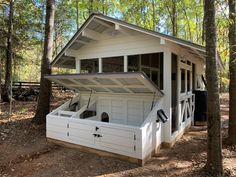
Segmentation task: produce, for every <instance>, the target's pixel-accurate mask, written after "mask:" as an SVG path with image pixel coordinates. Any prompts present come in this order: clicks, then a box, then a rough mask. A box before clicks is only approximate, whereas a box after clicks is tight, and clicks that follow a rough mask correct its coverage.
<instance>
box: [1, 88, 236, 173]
mask: <svg viewBox="0 0 236 177" xmlns="http://www.w3.org/2000/svg"><path fill="white" fill-rule="evenodd" d="M71 95H72V94H71V93H68V92H67V93H65V92H64V93H55V94H54V98H53V101H52V108H55V107H57V106H58V105H60V104H61V103H62V102H64V101H66V100H68V98H69V97H71ZM35 109H36V102H35V101H34V102H18V101H17V102H15V103H14V105H13V110H14V111H13V115H12V116H10V117H9V116H8V114H7V110H8V105H7V104H2V105H1V112H0V176H1V177H4V176H5V177H7V176H22V177H23V176H24V177H25V176H36V177H39V176H43V177H47V176H48V177H54V176H165V177H166V176H168V177H170V176H181V177H182V176H208V175H207V174H206V173H205V172H204V170H203V169H204V164H205V162H206V144H207V139H206V126H197V127H192V128H191V129H190V130H189V132H188V133H186V134H185V135H184V136H183V138H182V139H180V140H179V141H178V142H177V143H176V144H175V146H174V147H173V148H170V149H161V150H160V151H159V153H158V154H156V155H155V156H154V157H153V158H152V159H151V160H149V161H148V162H147V163H146V165H145V166H144V167H139V166H137V165H134V164H131V163H128V162H124V161H120V160H117V159H113V158H108V157H100V156H97V155H94V154H90V153H84V152H80V151H79V150H77V149H70V148H65V147H61V146H57V145H53V144H50V143H48V142H47V141H46V138H45V127H44V126H36V125H33V124H32V123H31V119H32V117H33V115H34V111H35ZM221 111H222V125H223V126H222V127H223V130H222V134H223V157H224V168H225V171H226V176H236V147H230V146H227V145H226V143H225V142H226V140H225V139H226V137H227V127H228V126H227V121H228V95H227V94H223V95H221Z"/></svg>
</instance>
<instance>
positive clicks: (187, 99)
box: [179, 60, 193, 122]
mask: <svg viewBox="0 0 236 177" xmlns="http://www.w3.org/2000/svg"><path fill="white" fill-rule="evenodd" d="M179 72H180V74H179V81H180V82H179V83H180V86H179V94H180V96H179V105H180V106H179V109H180V110H179V111H180V121H181V122H185V121H186V120H187V119H189V118H190V117H191V116H192V115H193V114H192V112H193V107H192V105H193V95H192V87H193V84H192V79H193V77H192V63H191V62H190V61H188V60H186V61H182V60H181V61H179Z"/></svg>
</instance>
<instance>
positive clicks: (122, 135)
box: [100, 126, 135, 153]
mask: <svg viewBox="0 0 236 177" xmlns="http://www.w3.org/2000/svg"><path fill="white" fill-rule="evenodd" d="M100 129H101V135H102V137H101V138H100V146H102V147H106V148H109V149H111V150H112V149H113V150H119V151H124V152H129V153H135V150H134V146H135V140H134V132H132V131H128V130H124V129H117V128H109V127H103V126H102V127H100Z"/></svg>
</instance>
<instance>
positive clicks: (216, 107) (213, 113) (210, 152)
mask: <svg viewBox="0 0 236 177" xmlns="http://www.w3.org/2000/svg"><path fill="white" fill-rule="evenodd" d="M204 11H205V17H206V19H205V20H206V25H205V34H206V55H207V56H206V81H207V93H208V99H207V106H208V110H207V132H208V137H207V164H206V168H207V170H208V171H209V172H210V173H212V175H214V176H222V174H223V167H222V152H221V149H222V141H221V121H220V102H219V88H218V73H217V62H216V56H217V51H216V26H215V1H214V0H205V5H204Z"/></svg>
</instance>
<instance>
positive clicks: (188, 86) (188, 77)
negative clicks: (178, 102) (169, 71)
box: [187, 70, 190, 92]
mask: <svg viewBox="0 0 236 177" xmlns="http://www.w3.org/2000/svg"><path fill="white" fill-rule="evenodd" d="M187 90H188V92H189V91H190V71H189V70H188V71H187Z"/></svg>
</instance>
